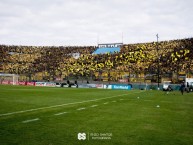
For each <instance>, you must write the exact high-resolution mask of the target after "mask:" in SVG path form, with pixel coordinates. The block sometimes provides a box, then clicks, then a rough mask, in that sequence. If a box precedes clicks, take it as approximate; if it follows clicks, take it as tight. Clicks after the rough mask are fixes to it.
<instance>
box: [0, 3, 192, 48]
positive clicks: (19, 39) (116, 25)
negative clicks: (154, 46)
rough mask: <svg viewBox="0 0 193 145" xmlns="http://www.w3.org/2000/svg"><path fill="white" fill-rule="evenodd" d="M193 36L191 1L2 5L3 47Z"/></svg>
mask: <svg viewBox="0 0 193 145" xmlns="http://www.w3.org/2000/svg"><path fill="white" fill-rule="evenodd" d="M157 33H158V34H159V36H160V40H171V39H179V38H188V37H192V36H193V1H192V0H0V44H7V45H12V44H13V45H44V46H45V45H56V46H58V45H63V46H68V45H72V46H74V45H81V46H83V45H97V41H98V42H99V43H114V42H122V34H123V42H124V43H125V44H129V43H140V42H152V41H156V34H157Z"/></svg>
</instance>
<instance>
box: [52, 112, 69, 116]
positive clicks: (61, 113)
mask: <svg viewBox="0 0 193 145" xmlns="http://www.w3.org/2000/svg"><path fill="white" fill-rule="evenodd" d="M66 113H68V112H60V113H56V114H54V115H56V116H58V115H63V114H66Z"/></svg>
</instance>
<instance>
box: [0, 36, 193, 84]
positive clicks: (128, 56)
mask: <svg viewBox="0 0 193 145" xmlns="http://www.w3.org/2000/svg"><path fill="white" fill-rule="evenodd" d="M107 50H108V51H107ZM115 51H117V52H115ZM111 52H113V53H111ZM93 53H94V55H93ZM75 56H76V57H75ZM0 58H1V59H0V72H2V73H14V74H19V75H20V76H21V77H20V79H23V80H25V79H26V80H57V79H58V80H60V79H63V78H67V77H76V78H81V77H92V78H93V79H96V80H97V79H99V80H100V79H103V80H107V79H108V80H109V79H110V80H113V81H117V80H119V79H121V78H123V76H130V77H131V76H132V77H133V78H143V77H145V76H148V75H149V74H157V72H158V64H159V67H160V75H161V77H174V76H175V75H179V74H187V75H189V76H192V75H193V60H192V59H193V38H189V39H180V40H171V41H162V42H159V43H158V44H157V43H156V42H151V43H138V44H124V45H123V46H122V47H121V48H120V51H119V50H118V49H117V48H116V49H115V48H111V50H109V48H99V49H97V47H95V46H89V47H88V46H86V47H79V46H75V47H66V46H58V47H56V46H50V47H47V46H42V47H40V46H9V45H0Z"/></svg>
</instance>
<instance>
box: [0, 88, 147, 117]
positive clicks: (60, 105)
mask: <svg viewBox="0 0 193 145" xmlns="http://www.w3.org/2000/svg"><path fill="white" fill-rule="evenodd" d="M142 92H144V91H140V92H134V93H126V94H121V95H116V96H111V97H105V98H100V99H93V100H86V101H81V102H73V103H67V104H59V105H53V106H47V107H40V108H34V109H29V110H22V111H16V112H10V113H5V114H0V117H1V116H10V115H15V114H21V113H26V112H32V111H38V110H44V109H51V108H57V107H62V106H68V105H75V104H83V103H88V102H96V101H100V100H105V99H111V98H115V97H120V96H126V95H132V94H136V93H142Z"/></svg>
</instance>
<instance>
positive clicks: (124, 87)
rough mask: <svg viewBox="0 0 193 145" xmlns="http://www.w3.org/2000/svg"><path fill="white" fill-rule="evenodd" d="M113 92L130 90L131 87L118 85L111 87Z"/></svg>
mask: <svg viewBox="0 0 193 145" xmlns="http://www.w3.org/2000/svg"><path fill="white" fill-rule="evenodd" d="M112 89H113V90H131V85H120V84H115V85H112Z"/></svg>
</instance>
